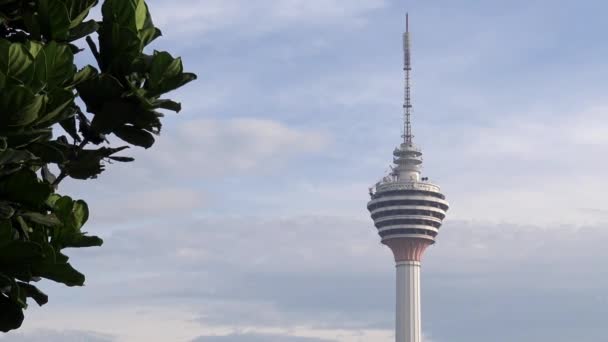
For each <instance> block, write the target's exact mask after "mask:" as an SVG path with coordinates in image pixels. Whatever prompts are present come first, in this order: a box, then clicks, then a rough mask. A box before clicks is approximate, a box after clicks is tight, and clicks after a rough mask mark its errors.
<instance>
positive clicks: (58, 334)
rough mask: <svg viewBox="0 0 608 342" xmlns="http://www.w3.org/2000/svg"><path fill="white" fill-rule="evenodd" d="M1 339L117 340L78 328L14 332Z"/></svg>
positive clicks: (18, 341) (22, 341)
mask: <svg viewBox="0 0 608 342" xmlns="http://www.w3.org/2000/svg"><path fill="white" fill-rule="evenodd" d="M0 341H7V342H8V341H10V342H41V341H44V342H85V341H86V342H115V341H116V339H115V338H114V337H112V336H111V335H107V334H99V333H94V332H88V331H77V330H65V331H56V330H38V331H33V332H28V333H20V332H12V333H9V334H8V335H5V336H0Z"/></svg>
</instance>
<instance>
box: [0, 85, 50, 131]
mask: <svg viewBox="0 0 608 342" xmlns="http://www.w3.org/2000/svg"><path fill="white" fill-rule="evenodd" d="M43 104H44V96H41V95H34V93H32V91H31V90H29V89H28V88H26V87H24V86H13V87H9V88H8V91H3V92H1V93H0V113H2V114H3V115H2V117H0V124H5V125H7V126H25V125H28V124H30V123H32V122H34V121H35V120H36V119H37V118H38V113H39V112H40V109H41V108H42V105H43Z"/></svg>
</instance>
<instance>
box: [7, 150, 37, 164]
mask: <svg viewBox="0 0 608 342" xmlns="http://www.w3.org/2000/svg"><path fill="white" fill-rule="evenodd" d="M34 159H37V158H36V156H35V155H33V154H32V153H30V152H28V151H23V150H14V149H11V148H9V149H7V150H4V151H3V152H0V167H1V166H2V165H6V164H20V163H24V162H27V161H30V160H34Z"/></svg>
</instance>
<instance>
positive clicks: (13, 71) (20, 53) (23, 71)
mask: <svg viewBox="0 0 608 342" xmlns="http://www.w3.org/2000/svg"><path fill="white" fill-rule="evenodd" d="M33 60H34V59H33V57H32V55H30V53H29V52H28V50H27V48H26V47H25V45H23V44H21V43H10V42H9V41H7V40H5V39H0V72H1V73H2V74H3V75H4V76H5V77H6V82H9V81H10V80H12V81H17V80H18V81H20V82H19V83H27V82H29V81H30V79H31V77H32V73H33V69H32V68H31V67H32V63H33Z"/></svg>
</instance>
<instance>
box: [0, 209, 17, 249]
mask: <svg viewBox="0 0 608 342" xmlns="http://www.w3.org/2000/svg"><path fill="white" fill-rule="evenodd" d="M4 209H6V207H4ZM6 214H7V212H4V216H8V218H10V216H12V214H11V215H6ZM8 218H5V219H2V220H0V241H9V240H12V239H13V238H14V236H15V231H13V225H12V224H11V220H9V219H8Z"/></svg>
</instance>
